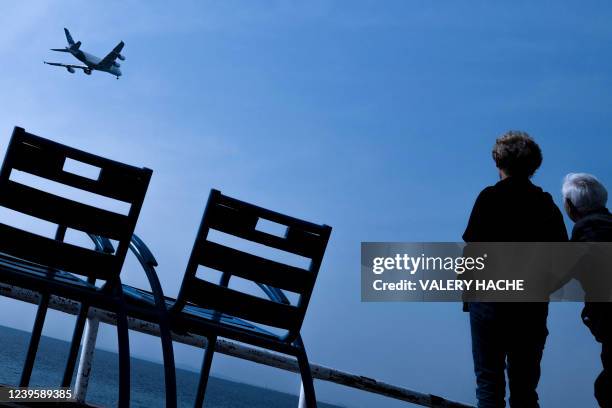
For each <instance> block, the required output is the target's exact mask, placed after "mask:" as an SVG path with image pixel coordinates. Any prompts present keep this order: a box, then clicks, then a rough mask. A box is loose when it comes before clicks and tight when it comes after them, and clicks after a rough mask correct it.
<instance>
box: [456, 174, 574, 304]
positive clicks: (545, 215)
mask: <svg viewBox="0 0 612 408" xmlns="http://www.w3.org/2000/svg"><path fill="white" fill-rule="evenodd" d="M567 239H568V237H567V230H566V229H565V224H564V222H563V215H562V214H561V211H559V208H558V207H557V206H556V205H555V203H554V201H553V199H552V197H551V195H550V194H548V193H546V192H544V191H543V190H542V189H541V188H540V187H537V186H535V185H534V184H533V183H532V182H531V181H530V180H529V179H528V178H520V177H508V178H506V179H504V180H501V181H499V182H498V183H497V184H495V185H494V186H489V187H487V188H485V189H484V190H482V191H481V192H480V194H479V195H478V198H477V199H476V202H475V203H474V208H473V209H472V213H471V215H470V219H469V221H468V225H467V228H466V230H465V233H464V234H463V240H464V241H465V242H564V241H567ZM532 306H533V307H532V308H534V309H541V310H542V313H545V312H547V310H548V306H547V304H546V303H542V304H541V305H532ZM499 307H500V308H503V307H504V306H502V304H500V306H499ZM511 307H512V310H513V311H516V309H517V308H519V306H518V305H516V304H514V306H511ZM465 309H467V307H466V305H464V310H465Z"/></svg>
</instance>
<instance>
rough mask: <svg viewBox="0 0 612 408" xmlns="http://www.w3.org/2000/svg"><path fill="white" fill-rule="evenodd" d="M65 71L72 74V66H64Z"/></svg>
mask: <svg viewBox="0 0 612 408" xmlns="http://www.w3.org/2000/svg"><path fill="white" fill-rule="evenodd" d="M66 71H68V72H70V73H71V74H74V68H72V67H66Z"/></svg>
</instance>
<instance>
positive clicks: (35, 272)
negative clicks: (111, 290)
mask: <svg viewBox="0 0 612 408" xmlns="http://www.w3.org/2000/svg"><path fill="white" fill-rule="evenodd" d="M50 271H52V274H50V273H49V272H50ZM0 275H2V276H3V277H4V278H3V279H1V280H2V282H4V283H7V284H13V285H15V286H18V287H27V288H29V289H30V288H31V289H34V290H41V291H52V289H56V288H64V289H66V292H67V293H64V292H63V291H61V289H60V291H59V292H57V293H56V292H54V291H53V292H54V294H57V295H59V296H62V295H66V296H69V297H71V296H70V295H69V293H73V292H79V291H81V292H87V293H92V292H94V293H100V292H101V288H99V287H97V286H95V285H93V284H91V283H88V282H87V281H86V280H84V279H82V278H81V277H80V276H78V275H75V274H72V273H69V272H65V271H62V270H58V269H50V268H48V267H45V266H44V265H39V264H35V263H33V262H29V261H27V260H24V259H20V258H15V257H13V256H11V255H8V254H5V253H3V252H0Z"/></svg>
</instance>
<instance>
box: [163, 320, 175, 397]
mask: <svg viewBox="0 0 612 408" xmlns="http://www.w3.org/2000/svg"><path fill="white" fill-rule="evenodd" d="M167 320H168V319H166V318H163V319H160V322H159V331H160V338H161V345H162V355H163V359H164V381H165V385H166V408H176V406H177V400H176V398H177V396H176V368H175V365H174V348H173V344H172V333H171V332H170V329H169V324H168V321H167Z"/></svg>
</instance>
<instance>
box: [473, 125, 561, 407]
mask: <svg viewBox="0 0 612 408" xmlns="http://www.w3.org/2000/svg"><path fill="white" fill-rule="evenodd" d="M492 154H493V160H494V162H495V166H496V168H497V170H498V173H499V178H500V181H499V182H498V183H496V184H495V185H493V186H489V187H486V188H485V189H484V190H482V191H481V192H480V194H479V195H478V198H477V199H476V202H475V204H474V207H473V209H472V213H471V215H470V218H469V221H468V225H467V228H466V230H465V233H464V234H463V239H464V241H465V242H552V241H567V239H568V238H567V230H566V229H565V224H564V222H563V215H562V214H561V211H560V210H559V208H558V207H557V206H556V205H555V203H554V202H553V199H552V197H551V195H550V194H549V193H547V192H544V191H543V190H542V189H541V188H540V187H538V186H536V185H534V184H533V183H532V182H531V177H532V176H533V174H534V173H535V172H536V170H537V169H538V168H539V167H540V165H541V164H542V151H541V150H540V147H539V146H538V144H537V143H536V142H535V141H534V140H533V139H532V138H531V137H530V136H529V135H528V134H527V133H525V132H521V131H510V132H507V133H506V134H504V135H502V136H501V137H499V138H498V139H497V140H496V141H495V145H494V146H493V152H492ZM534 273H535V272H534ZM465 307H466V309H467V310H466V311H469V313H470V326H471V335H472V355H473V359H474V371H475V374H476V397H477V399H478V407H479V408H498V407H505V392H506V378H505V374H506V372H507V375H508V385H509V390H510V398H509V402H510V406H511V407H513V408H537V407H539V403H538V393H537V386H538V382H539V380H540V361H541V359H542V354H543V352H544V346H545V343H546V338H547V336H548V330H547V327H546V320H547V317H548V303H546V302H540V303H486V302H472V303H469V304H466V305H465Z"/></svg>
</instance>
